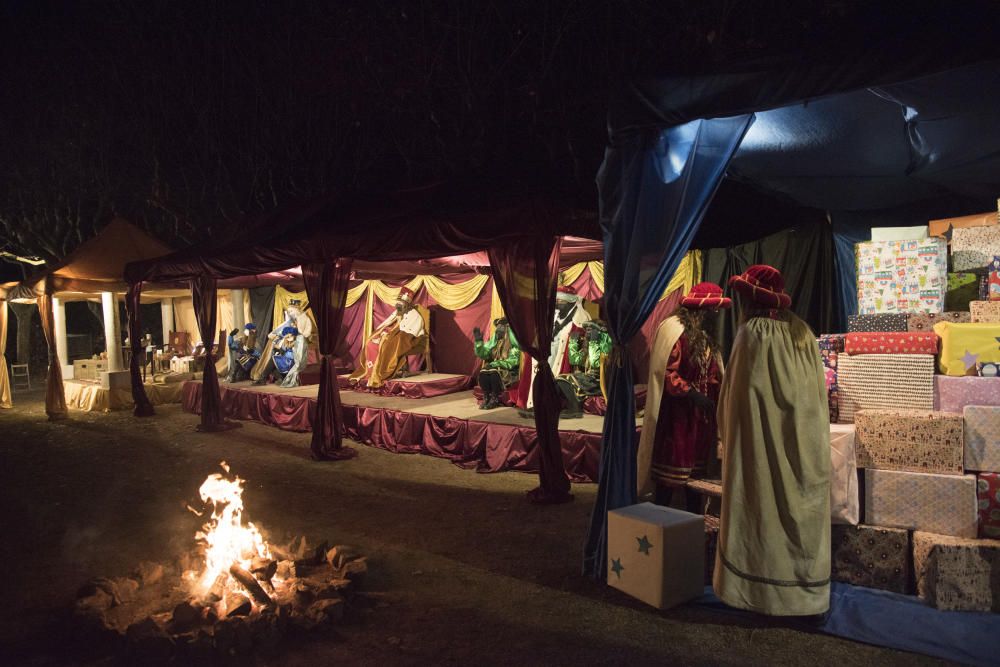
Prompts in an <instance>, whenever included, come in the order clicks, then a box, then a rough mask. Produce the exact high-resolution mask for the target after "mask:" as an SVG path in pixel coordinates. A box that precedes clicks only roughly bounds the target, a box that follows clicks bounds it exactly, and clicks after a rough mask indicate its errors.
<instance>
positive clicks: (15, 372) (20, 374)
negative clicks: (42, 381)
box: [0, 360, 31, 392]
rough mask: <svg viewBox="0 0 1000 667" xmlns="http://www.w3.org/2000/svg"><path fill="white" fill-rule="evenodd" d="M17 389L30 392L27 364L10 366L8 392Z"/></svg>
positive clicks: (29, 375)
mask: <svg viewBox="0 0 1000 667" xmlns="http://www.w3.org/2000/svg"><path fill="white" fill-rule="evenodd" d="M0 363H2V360H0ZM18 389H24V390H25V391H31V374H30V373H29V372H28V364H11V365H10V390H11V392H14V391H17V390H18Z"/></svg>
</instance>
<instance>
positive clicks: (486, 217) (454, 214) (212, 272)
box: [125, 185, 598, 286]
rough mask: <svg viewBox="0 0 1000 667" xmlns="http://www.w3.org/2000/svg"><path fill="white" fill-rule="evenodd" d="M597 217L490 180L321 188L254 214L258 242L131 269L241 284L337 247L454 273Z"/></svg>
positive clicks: (589, 250) (156, 276) (196, 249)
mask: <svg viewBox="0 0 1000 667" xmlns="http://www.w3.org/2000/svg"><path fill="white" fill-rule="evenodd" d="M595 223H596V218H595V217H594V216H593V214H588V213H585V212H581V211H577V210H576V209H575V208H573V207H571V206H569V205H567V204H565V203H564V202H561V201H560V200H559V199H558V198H552V197H549V196H544V195H542V194H538V193H534V194H532V193H529V194H525V193H523V192H520V193H514V192H501V191H493V190H491V189H490V188H488V187H475V186H470V187H455V186H441V185H436V186H431V187H427V188H421V189H417V190H407V191H401V192H395V193H391V194H389V195H384V194H382V195H367V194H366V195H356V196H352V197H323V198H319V199H316V200H313V201H310V202H301V203H295V204H293V205H290V206H287V207H284V208H281V209H278V210H276V211H274V212H272V213H269V214H263V215H260V216H258V217H256V218H255V219H253V220H250V221H248V223H247V225H246V226H247V228H248V229H249V230H251V231H250V232H249V233H248V234H247V235H246V236H245V238H250V239H254V241H253V243H247V242H237V243H230V244H226V245H222V246H217V247H214V248H209V247H205V246H193V247H191V248H187V249H185V250H182V251H179V252H176V253H173V254H171V255H167V256H166V257H160V258H158V259H154V260H148V261H141V262H133V263H131V264H129V265H128V266H127V267H126V268H125V277H126V280H127V281H128V282H129V283H133V284H134V283H139V282H146V281H154V282H172V283H176V282H180V281H185V280H190V279H192V278H194V277H195V276H198V275H209V276H211V277H214V278H216V279H217V280H220V281H222V282H220V286H238V283H239V282H240V281H239V280H236V281H233V282H230V280H231V279H241V278H245V277H247V276H253V277H254V278H251V281H262V280H268V278H267V277H266V274H274V273H276V272H277V273H279V274H283V275H284V276H286V277H288V276H290V275H294V274H293V273H290V270H291V269H294V268H295V267H298V266H300V265H302V264H309V263H316V262H326V261H329V259H330V258H332V257H351V258H353V259H354V260H355V262H356V264H355V270H356V271H365V270H370V271H372V272H374V273H379V272H381V273H382V274H383V275H390V273H391V274H393V275H401V274H405V275H415V274H428V273H454V272H456V269H458V272H461V271H463V270H469V269H475V268H476V267H480V268H483V267H485V266H486V265H488V261H487V260H486V257H485V252H483V251H484V250H486V249H487V248H489V247H491V246H494V245H496V244H498V243H503V242H504V241H505V240H511V239H515V238H519V237H523V236H534V235H538V234H545V233H549V234H553V235H577V236H583V237H587V236H596V234H597V228H596V224H595ZM595 247H596V246H594V245H593V244H592V243H590V244H587V243H582V242H581V244H580V245H579V248H580V251H581V255H580V256H586V257H591V256H594V253H595V252H598V251H597V250H595ZM427 260H435V261H433V262H429V261H427ZM575 261H581V260H579V259H577V260H575ZM371 262H377V263H379V264H367V263H371ZM384 262H393V263H396V267H395V268H390V267H389V265H388V264H384ZM258 284H263V283H259V282H258Z"/></svg>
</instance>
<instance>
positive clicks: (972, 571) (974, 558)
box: [913, 531, 1000, 639]
mask: <svg viewBox="0 0 1000 667" xmlns="http://www.w3.org/2000/svg"><path fill="white" fill-rule="evenodd" d="M913 571H914V573H915V574H916V579H917V594H918V595H919V596H920V597H921V598H923V599H924V600H926V601H927V603H928V604H930V605H931V606H933V607H936V608H937V609H942V610H948V611H1000V540H981V539H980V540H977V539H964V538H958V537H949V536H947V535H937V534H934V533H928V532H923V531H916V532H914V533H913ZM994 639H995V638H994Z"/></svg>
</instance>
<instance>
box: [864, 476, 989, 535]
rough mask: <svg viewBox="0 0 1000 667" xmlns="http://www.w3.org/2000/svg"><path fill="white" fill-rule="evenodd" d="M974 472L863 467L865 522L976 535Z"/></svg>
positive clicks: (936, 531)
mask: <svg viewBox="0 0 1000 667" xmlns="http://www.w3.org/2000/svg"><path fill="white" fill-rule="evenodd" d="M977 507H978V506H977V503H976V478H975V476H973V475H938V474H932V473H924V472H901V471H898V470H878V469H876V468H869V469H868V470H865V523H867V524H869V525H873V526H886V527H888V528H907V529H910V530H926V531H928V532H932V533H938V534H940V535H952V536H954V537H975V536H976V532H977V526H976V522H977V521H978V518H979V517H978V509H977Z"/></svg>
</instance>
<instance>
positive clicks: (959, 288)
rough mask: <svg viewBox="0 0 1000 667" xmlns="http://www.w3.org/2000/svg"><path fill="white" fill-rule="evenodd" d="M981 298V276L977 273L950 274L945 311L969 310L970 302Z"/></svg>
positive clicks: (945, 298) (945, 296)
mask: <svg viewBox="0 0 1000 667" xmlns="http://www.w3.org/2000/svg"><path fill="white" fill-rule="evenodd" d="M978 298H979V276H978V275H976V274H975V273H949V274H948V291H947V292H946V293H945V295H944V307H945V310H968V309H969V302H970V301H975V300H976V299H978Z"/></svg>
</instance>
